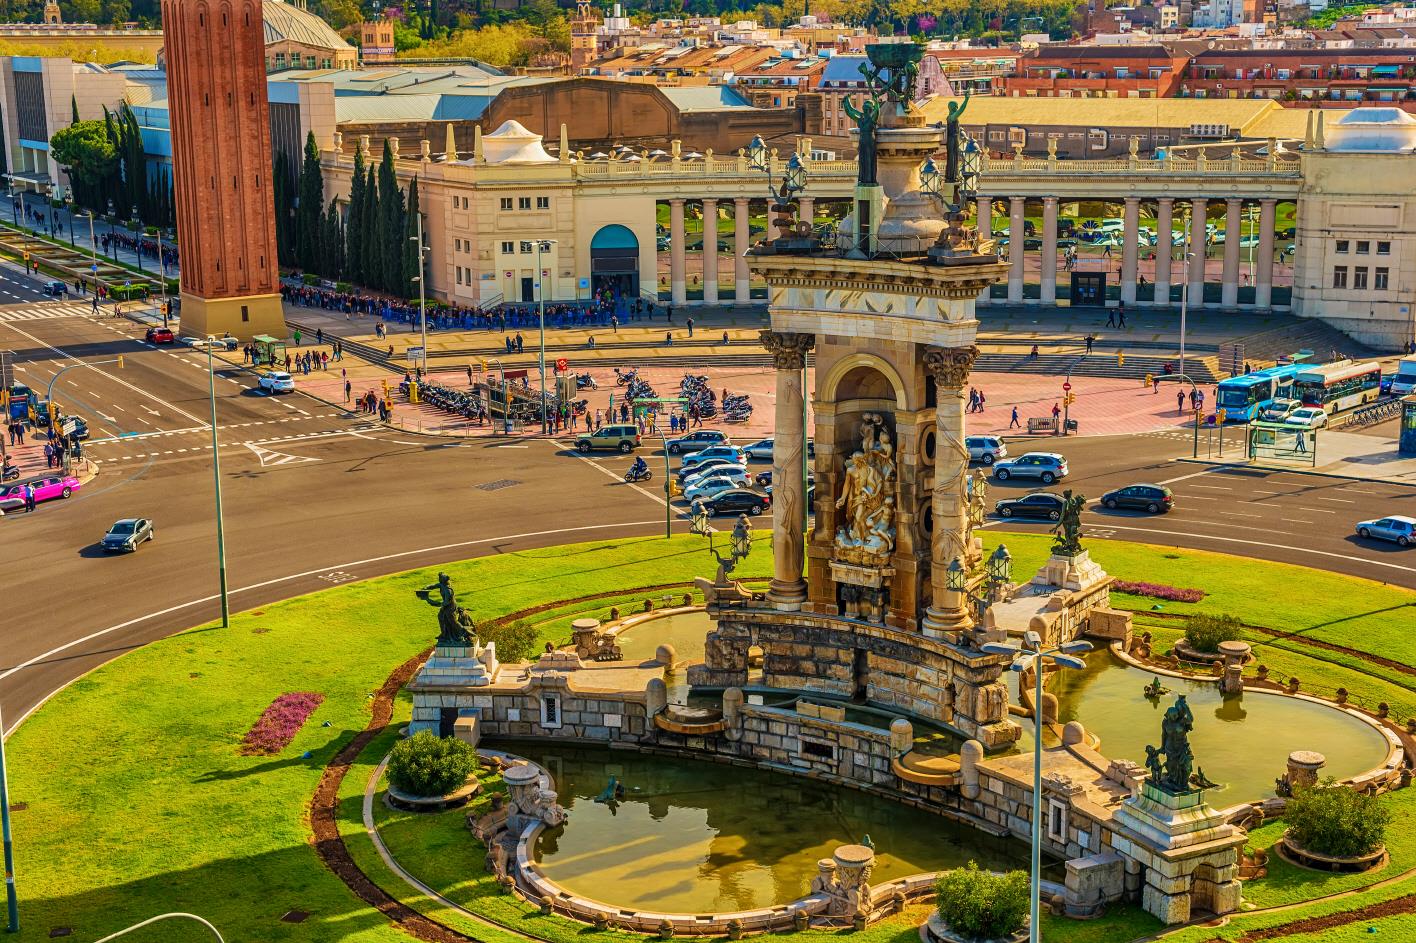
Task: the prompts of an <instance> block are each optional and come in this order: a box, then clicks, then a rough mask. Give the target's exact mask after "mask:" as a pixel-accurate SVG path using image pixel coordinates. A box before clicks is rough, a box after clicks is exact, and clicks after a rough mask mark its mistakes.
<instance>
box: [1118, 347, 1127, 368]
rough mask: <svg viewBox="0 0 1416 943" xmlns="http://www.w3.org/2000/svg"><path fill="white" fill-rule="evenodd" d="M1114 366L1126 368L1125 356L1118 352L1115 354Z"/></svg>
mask: <svg viewBox="0 0 1416 943" xmlns="http://www.w3.org/2000/svg"><path fill="white" fill-rule="evenodd" d="M1116 366H1118V367H1124V366H1126V355H1125V354H1124V353H1122V352H1121V351H1119V350H1118V351H1117V352H1116Z"/></svg>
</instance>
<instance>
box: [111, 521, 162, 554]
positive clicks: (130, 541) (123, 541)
mask: <svg viewBox="0 0 1416 943" xmlns="http://www.w3.org/2000/svg"><path fill="white" fill-rule="evenodd" d="M145 540H152V521H150V520H148V519H147V518H145V517H125V518H123V519H122V520H121V521H115V522H114V524H113V526H112V527H110V528H108V533H106V534H104V535H103V539H102V540H101V541H99V543H100V544H101V545H102V547H103V549H104V551H105V552H106V553H118V552H122V553H132V552H133V551H134V550H137V549H138V544H140V543H142V542H143V541H145Z"/></svg>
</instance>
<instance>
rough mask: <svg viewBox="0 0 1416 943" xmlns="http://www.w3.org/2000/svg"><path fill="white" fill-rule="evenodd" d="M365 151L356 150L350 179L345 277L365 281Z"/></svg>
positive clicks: (359, 148)
mask: <svg viewBox="0 0 1416 943" xmlns="http://www.w3.org/2000/svg"><path fill="white" fill-rule="evenodd" d="M365 225H367V224H366V223H365V221H364V149H363V148H362V147H356V148H355V149H354V173H353V174H352V175H351V176H350V178H349V218H348V220H347V221H346V224H345V230H344V265H343V268H344V277H345V278H346V279H348V280H349V281H351V282H356V283H362V282H363V281H364V256H363V253H364V227H365Z"/></svg>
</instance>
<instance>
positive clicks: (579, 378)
mask: <svg viewBox="0 0 1416 943" xmlns="http://www.w3.org/2000/svg"><path fill="white" fill-rule="evenodd" d="M587 387H588V388H589V389H592V390H598V389H599V388H600V387H599V386H597V385H596V384H595V378H594V377H592V376H591V375H590V374H588V373H577V374H576V375H575V388H576V389H577V390H583V389H586V388H587Z"/></svg>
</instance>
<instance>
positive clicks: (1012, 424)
mask: <svg viewBox="0 0 1416 943" xmlns="http://www.w3.org/2000/svg"><path fill="white" fill-rule="evenodd" d="M1022 425H1023V424H1022V423H1021V422H1019V421H1018V407H1016V406H1014V407H1013V418H1012V419H1010V420H1008V428H1009V429H1020V428H1022Z"/></svg>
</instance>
